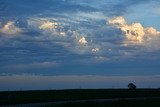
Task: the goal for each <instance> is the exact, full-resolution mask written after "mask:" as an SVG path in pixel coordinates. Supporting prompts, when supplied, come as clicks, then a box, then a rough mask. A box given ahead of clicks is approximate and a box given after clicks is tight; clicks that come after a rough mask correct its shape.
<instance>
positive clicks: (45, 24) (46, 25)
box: [39, 21, 58, 30]
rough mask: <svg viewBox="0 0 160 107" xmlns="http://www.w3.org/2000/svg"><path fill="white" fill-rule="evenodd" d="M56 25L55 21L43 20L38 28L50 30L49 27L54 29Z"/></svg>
mask: <svg viewBox="0 0 160 107" xmlns="http://www.w3.org/2000/svg"><path fill="white" fill-rule="evenodd" d="M57 27H58V23H57V22H51V21H45V22H43V23H42V24H41V25H40V26H39V29H42V30H50V29H56V28H57Z"/></svg>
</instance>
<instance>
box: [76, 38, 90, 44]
mask: <svg viewBox="0 0 160 107" xmlns="http://www.w3.org/2000/svg"><path fill="white" fill-rule="evenodd" d="M78 43H79V44H81V45H86V44H87V43H88V42H87V40H86V38H85V37H81V38H80V39H79V41H78Z"/></svg>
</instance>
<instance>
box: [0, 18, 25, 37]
mask: <svg viewBox="0 0 160 107" xmlns="http://www.w3.org/2000/svg"><path fill="white" fill-rule="evenodd" d="M0 32H1V33H4V34H8V35H14V34H17V33H20V32H22V30H21V29H20V28H18V27H16V26H15V22H13V21H9V22H7V23H6V24H5V25H4V26H3V28H1V29H0Z"/></svg>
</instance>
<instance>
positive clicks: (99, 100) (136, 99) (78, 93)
mask: <svg viewBox="0 0 160 107" xmlns="http://www.w3.org/2000/svg"><path fill="white" fill-rule="evenodd" d="M17 104H31V105H32V104H36V105H48V106H53V105H54V107H55V106H58V107H59V106H60V107H61V106H70V107H72V106H73V107H74V106H76V107H82V106H83V107H84V106H92V107H96V106H98V107H99V106H100V107H103V106H109V107H119V106H122V107H125V106H126V107H134V106H137V105H138V106H146V107H152V106H153V105H154V106H160V89H136V90H128V89H76V90H45V91H5V92H0V105H1V106H2V105H17ZM128 105H130V106H128Z"/></svg>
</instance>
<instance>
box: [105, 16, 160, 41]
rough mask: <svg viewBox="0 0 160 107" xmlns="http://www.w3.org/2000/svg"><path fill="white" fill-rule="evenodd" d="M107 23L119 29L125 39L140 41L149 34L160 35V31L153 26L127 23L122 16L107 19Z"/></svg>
mask: <svg viewBox="0 0 160 107" xmlns="http://www.w3.org/2000/svg"><path fill="white" fill-rule="evenodd" d="M108 23H109V24H111V25H114V26H115V27H117V28H119V29H121V31H122V32H123V33H124V35H125V36H126V38H127V40H129V41H133V42H138V43H141V42H143V41H144V40H145V38H148V37H150V36H160V32H159V31H157V30H156V29H155V28H153V27H149V28H145V27H143V26H142V24H141V23H132V24H127V22H126V20H125V19H124V18H123V17H121V16H120V17H116V18H113V19H110V20H108Z"/></svg>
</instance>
